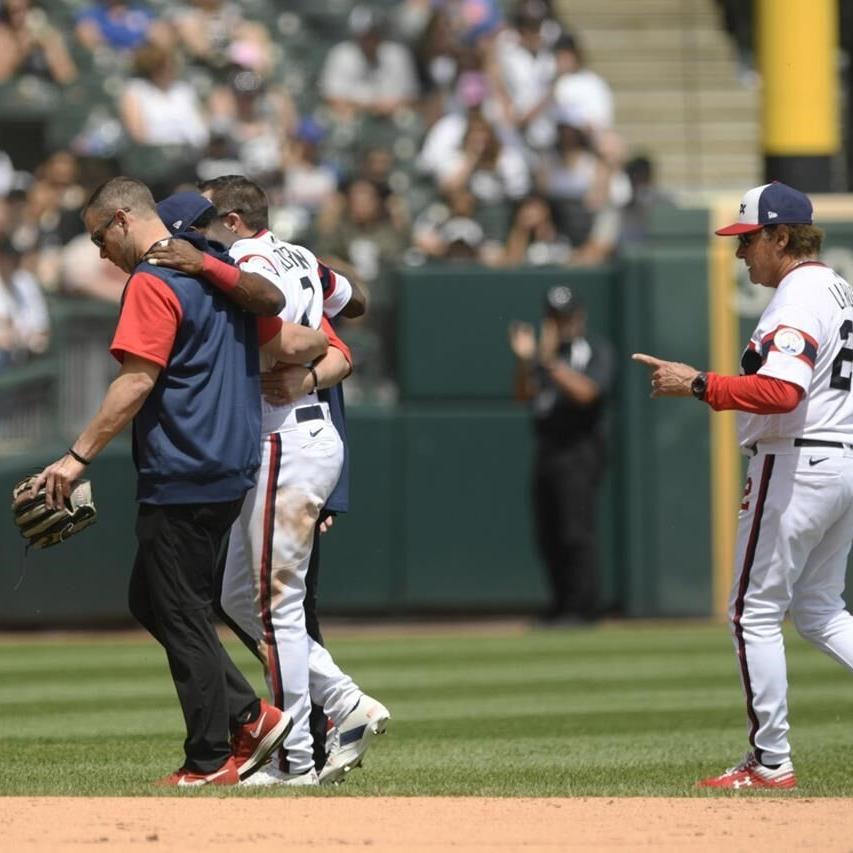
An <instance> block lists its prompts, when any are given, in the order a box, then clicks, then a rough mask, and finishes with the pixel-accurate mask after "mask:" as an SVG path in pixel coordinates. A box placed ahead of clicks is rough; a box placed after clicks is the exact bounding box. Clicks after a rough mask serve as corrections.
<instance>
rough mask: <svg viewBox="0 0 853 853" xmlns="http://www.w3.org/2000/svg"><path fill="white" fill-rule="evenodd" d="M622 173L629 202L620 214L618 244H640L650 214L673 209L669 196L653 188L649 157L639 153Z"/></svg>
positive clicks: (647, 233) (645, 234)
mask: <svg viewBox="0 0 853 853" xmlns="http://www.w3.org/2000/svg"><path fill="white" fill-rule="evenodd" d="M625 174H626V175H627V176H628V180H629V181H630V182H631V199H630V201H629V202H628V203H627V204H626V205H625V208H624V209H623V211H622V234H621V240H622V244H623V245H629V244H636V243H644V242H645V241H646V240H647V239H648V236H649V227H650V224H651V218H652V215H653V214H654V211H655V210H657V209H659V208H661V207H673V206H674V202H673V199H672V196H670V195H669V194H668V193H666V192H664V191H662V190H661V189H660V188H659V187H658V186H657V182H656V180H655V168H654V163H653V162H652V161H651V159H650V158H649V157H647V156H645V155H642V154H641V155H639V156H637V157H634V158H633V159H632V160H629V161H628V163H627V164H626V165H625Z"/></svg>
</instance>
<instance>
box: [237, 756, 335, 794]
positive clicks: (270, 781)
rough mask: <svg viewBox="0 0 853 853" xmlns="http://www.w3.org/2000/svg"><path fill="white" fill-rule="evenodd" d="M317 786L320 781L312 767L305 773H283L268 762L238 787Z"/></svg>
mask: <svg viewBox="0 0 853 853" xmlns="http://www.w3.org/2000/svg"><path fill="white" fill-rule="evenodd" d="M319 784H320V779H319V777H318V776H317V771H316V770H315V769H314V768H313V767H312V768H311V769H310V770H308V771H306V772H305V773H285V772H284V771H283V770H279V769H278V767H276V766H275V765H274V764H273V762H272V761H270V762H269V763H268V764H265V765H264V766H263V767H261V769H260V770H256V771H255V772H254V773H253V774H252V775H251V776H250V777H249V778H248V779H244V780H243V781H242V782H241V783H240V787H241V788H251V787H261V786H263V787H268V786H271V785H284V786H287V787H290V788H303V787H310V786H313V785H319Z"/></svg>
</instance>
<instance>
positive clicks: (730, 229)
mask: <svg viewBox="0 0 853 853" xmlns="http://www.w3.org/2000/svg"><path fill="white" fill-rule="evenodd" d="M813 221H814V211H813V209H812V203H811V201H809V197H808V196H807V195H806V194H805V193H801V192H800V191H799V190H795V189H794V188H793V187H789V186H788V185H787V184H783V183H780V182H779V181H774V182H773V183H772V184H762V185H761V186H760V187H753V188H752V189H751V190H747V192H746V195H744V197H743V198H742V199H741V202H740V210H739V211H738V221H737V222H735V223H734V224H732V225H727V226H726V227H725V228H720V229H719V230H717V231H715V232H714V233H715V234H718V235H719V236H721V237H731V236H734V235H737V234H750V233H751V232H753V231H760V230H761V229H762V228H764V227H765V226H766V225H811V224H812V222H813Z"/></svg>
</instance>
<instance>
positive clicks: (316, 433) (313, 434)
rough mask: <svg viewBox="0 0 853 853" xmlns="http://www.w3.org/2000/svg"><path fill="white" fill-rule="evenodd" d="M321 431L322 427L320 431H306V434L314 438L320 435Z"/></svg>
mask: <svg viewBox="0 0 853 853" xmlns="http://www.w3.org/2000/svg"><path fill="white" fill-rule="evenodd" d="M322 431H323V427H320V429H318V430H315V431H314V432H311V430H308V434H309V435H310V436H311V438H314V436H316V435H320V433H321V432H322Z"/></svg>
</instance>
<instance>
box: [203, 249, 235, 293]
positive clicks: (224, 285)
mask: <svg viewBox="0 0 853 853" xmlns="http://www.w3.org/2000/svg"><path fill="white" fill-rule="evenodd" d="M202 264H203V266H202V271H201V272H202V275H203V276H204V277H205V278H206V279H207V280H208V281H209V282H210V283H211V284H212V285H213V286H214V287H218V288H219V289H220V290H222V291H223V292H225V293H228V291H229V290H233V289H234V288H235V287H236V286H237V282H238V281H239V280H240V268H239V267H232V266H231V264H227V263H225V261H220V260H219V258H214V257H213V255H208V254H207V252H205V253H204V260H203V261H202Z"/></svg>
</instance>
